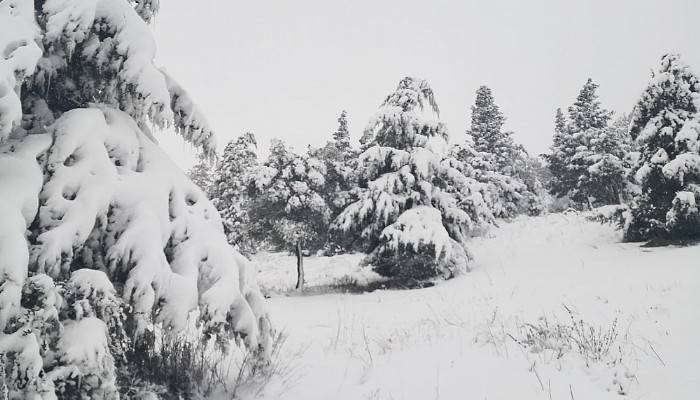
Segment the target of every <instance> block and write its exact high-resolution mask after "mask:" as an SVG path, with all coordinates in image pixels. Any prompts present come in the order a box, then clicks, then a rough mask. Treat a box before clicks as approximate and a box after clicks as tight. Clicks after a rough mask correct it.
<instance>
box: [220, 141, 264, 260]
mask: <svg viewBox="0 0 700 400" xmlns="http://www.w3.org/2000/svg"><path fill="white" fill-rule="evenodd" d="M257 146H258V144H257V141H256V140H255V135H253V134H252V133H250V132H247V133H245V134H244V135H242V136H239V137H238V138H236V139H234V140H231V141H230V142H228V144H227V145H226V147H225V148H224V152H223V153H222V155H221V157H220V158H219V162H218V163H217V166H216V171H215V172H214V176H213V180H212V184H211V185H210V186H209V198H210V199H211V201H212V203H214V206H215V207H216V209H217V210H219V213H220V214H221V221H222V222H223V224H224V232H225V233H226V238H227V239H228V242H229V243H230V244H231V245H232V246H234V247H236V248H237V249H238V250H239V251H240V252H242V253H243V254H252V253H255V251H256V246H255V241H254V240H253V238H251V236H250V234H249V232H248V231H249V229H250V218H249V206H250V203H251V199H250V196H249V195H248V182H249V181H250V179H251V177H252V176H253V174H254V173H255V171H256V169H257V168H258V155H257V154H256V153H255V150H256V148H257Z"/></svg>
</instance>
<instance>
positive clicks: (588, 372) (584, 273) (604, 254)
mask: <svg viewBox="0 0 700 400" xmlns="http://www.w3.org/2000/svg"><path fill="white" fill-rule="evenodd" d="M471 249H472V251H473V253H474V256H475V261H474V263H473V271H472V272H470V273H468V274H466V275H464V276H461V277H459V278H456V279H453V280H450V281H447V282H443V283H440V284H439V285H437V286H435V287H431V288H425V289H418V290H405V291H398V290H384V291H382V290H378V291H374V292H371V293H364V294H342V293H334V294H325V295H309V296H285V295H283V294H276V295H275V294H273V296H272V298H270V299H269V307H270V308H271V312H272V318H273V321H275V324H276V325H277V327H278V328H281V329H284V330H285V332H286V334H287V335H288V338H287V342H286V344H285V350H284V353H283V357H284V358H286V362H291V363H292V365H293V367H294V368H293V369H292V370H291V372H290V371H288V372H287V373H286V374H285V375H284V379H280V377H276V378H274V379H273V381H272V382H271V383H270V384H269V385H268V387H267V389H266V393H265V398H268V399H303V400H313V399H319V400H321V399H322V400H327V399H335V400H342V399H348V400H357V399H377V400H378V399H420V400H425V399H460V400H463V399H509V400H511V399H519V400H522V399H550V398H551V399H607V398H617V397H621V395H620V394H618V393H619V392H624V393H626V397H627V398H631V399H675V400H680V399H697V398H698V393H700V367H699V365H700V346H698V338H700V312H699V311H698V305H700V265H699V264H700V246H689V247H683V248H679V247H665V248H642V247H640V246H639V245H638V244H626V243H620V234H619V233H618V232H616V231H615V230H614V229H613V228H612V227H609V226H603V225H599V224H597V223H594V222H588V221H585V220H584V219H583V217H580V216H574V215H569V216H563V215H559V214H556V215H549V216H544V217H536V218H521V219H518V220H516V221H514V222H512V223H502V226H501V227H500V228H497V229H494V230H493V231H492V232H491V233H490V234H489V235H487V236H485V237H482V238H477V239H474V240H473V241H472V243H471ZM359 260H360V257H359V256H357V255H345V256H340V257H333V258H324V257H318V258H316V257H310V258H308V259H306V266H307V270H306V274H307V283H308V284H309V286H314V285H329V284H333V283H334V281H336V280H337V279H340V278H343V277H344V276H348V275H349V276H352V275H357V276H359V277H360V278H359V279H358V280H363V279H365V280H371V279H373V277H372V275H371V273H368V272H363V271H362V269H361V268H360V267H358V266H357V262H358V261H359ZM255 261H256V262H257V266H258V269H259V270H260V271H261V273H260V275H259V280H260V282H261V285H262V286H263V287H264V288H268V289H269V288H278V289H281V290H284V289H285V288H287V289H288V288H289V287H291V286H292V285H293V284H294V281H295V275H294V274H295V265H294V258H293V257H291V256H287V255H280V254H274V255H263V256H260V257H258V258H257V259H256V260H255ZM565 307H568V309H570V310H571V312H572V314H573V318H574V319H575V321H577V322H578V321H579V320H584V321H585V330H586V331H588V330H589V329H590V327H594V328H595V329H596V332H598V329H599V328H600V329H601V330H602V331H604V332H608V331H610V330H612V329H614V331H615V332H617V336H616V338H615V339H614V342H613V344H612V345H611V346H610V352H609V353H608V354H606V355H604V356H603V357H602V360H601V361H595V360H589V362H588V363H586V361H585V359H584V357H583V356H581V355H580V354H579V352H578V351H577V350H576V346H575V343H574V344H573V348H571V349H567V348H564V350H563V351H562V352H563V356H561V357H559V358H557V354H556V352H554V351H551V350H544V351H540V352H537V351H534V352H533V351H532V349H531V348H528V349H526V348H524V347H523V345H521V344H518V343H516V341H515V340H513V338H515V339H518V340H523V339H524V338H525V332H526V329H527V328H524V327H525V326H526V325H525V323H531V324H533V325H534V326H541V325H544V320H538V318H540V317H545V318H546V322H547V324H549V326H553V325H556V323H557V322H558V323H561V324H562V325H564V326H570V325H571V316H570V315H569V313H568V312H567V311H566V308H565ZM615 320H617V322H616V323H615V325H614V326H613V323H614V322H613V321H615ZM589 325H590V327H589ZM511 335H512V336H513V338H511V337H510V336H511ZM547 340H548V341H551V340H550V339H547ZM550 344H551V343H550ZM545 347H547V346H545ZM552 347H554V346H552ZM586 364H588V366H587V365H586Z"/></svg>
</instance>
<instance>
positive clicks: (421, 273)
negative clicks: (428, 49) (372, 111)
mask: <svg viewBox="0 0 700 400" xmlns="http://www.w3.org/2000/svg"><path fill="white" fill-rule="evenodd" d="M364 137H365V138H371V142H367V143H366V144H365V146H366V147H367V150H365V151H364V152H363V153H362V154H361V155H360V185H361V188H360V191H359V200H358V201H356V202H354V203H352V204H350V205H349V206H348V207H347V208H346V209H345V210H344V211H343V212H342V213H341V214H340V215H339V216H338V218H337V219H336V220H335V221H334V224H333V229H334V230H336V231H339V232H343V233H345V234H346V235H348V236H349V237H352V238H355V240H356V245H358V246H359V247H361V248H362V249H364V250H365V251H367V252H369V255H368V257H367V259H366V262H367V263H370V264H371V265H373V266H374V268H375V269H376V270H377V271H378V272H379V273H381V274H384V275H388V276H395V277H410V278H427V277H431V276H436V275H437V276H444V277H451V276H454V275H455V274H457V273H459V272H461V271H465V270H467V263H468V259H469V256H468V252H467V249H466V247H465V243H464V242H465V240H466V239H467V237H468V236H469V228H470V227H473V226H474V224H476V223H477V222H478V221H476V220H475V218H476V217H475V216H476V215H482V214H483V213H486V212H487V211H485V210H484V208H485V205H484V204H483V202H481V203H476V202H474V203H471V204H476V207H475V209H474V213H473V214H469V213H468V212H466V211H465V210H464V209H462V208H460V204H459V203H458V196H456V195H455V194H456V193H459V194H461V195H463V196H464V197H467V196H468V195H478V193H476V192H477V190H476V186H477V185H478V184H477V183H476V182H475V181H473V180H468V179H467V178H466V177H465V176H464V175H462V174H461V173H460V172H459V171H458V170H457V169H456V168H455V167H454V166H453V165H451V163H452V162H453V161H454V162H456V160H450V159H448V158H447V157H446V150H447V143H446V140H447V139H448V133H447V129H446V127H445V125H444V124H442V123H441V122H440V121H439V109H438V106H437V103H436V101H435V97H434V95H433V91H432V89H431V88H430V86H429V85H428V83H427V82H426V81H424V80H421V79H416V78H404V79H403V80H401V82H399V85H398V87H397V88H396V91H395V92H394V93H392V94H390V95H389V96H388V97H387V98H386V100H385V101H384V103H383V104H382V106H381V107H380V109H379V111H378V112H377V114H376V115H375V116H374V117H373V118H372V119H371V120H370V122H369V124H368V125H367V128H366V129H365V135H364ZM480 213H482V214H480Z"/></svg>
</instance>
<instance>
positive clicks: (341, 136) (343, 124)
mask: <svg viewBox="0 0 700 400" xmlns="http://www.w3.org/2000/svg"><path fill="white" fill-rule="evenodd" d="M333 143H334V144H335V147H336V148H338V149H339V150H340V151H341V152H343V153H348V152H349V151H350V131H349V130H348V113H347V111H345V110H343V111H342V112H341V113H340V116H339V117H338V129H337V130H336V131H335V132H333Z"/></svg>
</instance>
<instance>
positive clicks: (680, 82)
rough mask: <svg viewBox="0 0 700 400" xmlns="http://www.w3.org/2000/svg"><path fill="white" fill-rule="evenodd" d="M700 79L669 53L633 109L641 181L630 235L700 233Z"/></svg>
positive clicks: (637, 173)
mask: <svg viewBox="0 0 700 400" xmlns="http://www.w3.org/2000/svg"><path fill="white" fill-rule="evenodd" d="M699 109H700V81H699V80H698V78H697V76H696V75H695V74H694V73H693V71H692V70H691V69H690V68H689V67H688V66H687V65H686V64H684V63H683V62H682V61H681V60H680V58H679V57H678V56H677V55H673V54H670V55H665V56H664V57H663V58H662V59H661V63H660V65H659V67H658V68H657V69H656V70H654V72H653V75H652V78H651V81H650V82H649V85H648V87H647V88H646V90H645V91H644V93H643V94H642V96H641V99H640V100H639V102H638V103H637V106H636V107H635V109H634V113H633V114H632V123H631V125H630V134H631V135H632V137H633V138H634V139H635V141H636V146H637V147H638V148H639V150H640V155H639V158H638V159H637V162H636V164H635V165H634V169H633V173H634V177H635V178H636V179H637V182H638V183H639V184H640V186H641V192H640V193H639V195H637V196H636V197H635V198H634V204H633V207H632V210H631V218H630V220H629V221H628V224H627V231H626V238H627V239H628V240H644V239H649V238H654V237H659V236H662V237H664V236H671V237H679V238H685V237H696V236H699V235H700V228H698V226H700V225H699V222H700V213H699V212H698V209H697V203H698V201H699V200H700V191H699V190H698V185H699V184H700V153H699V150H700V141H699V137H700V114H699V113H698V110H699Z"/></svg>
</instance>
